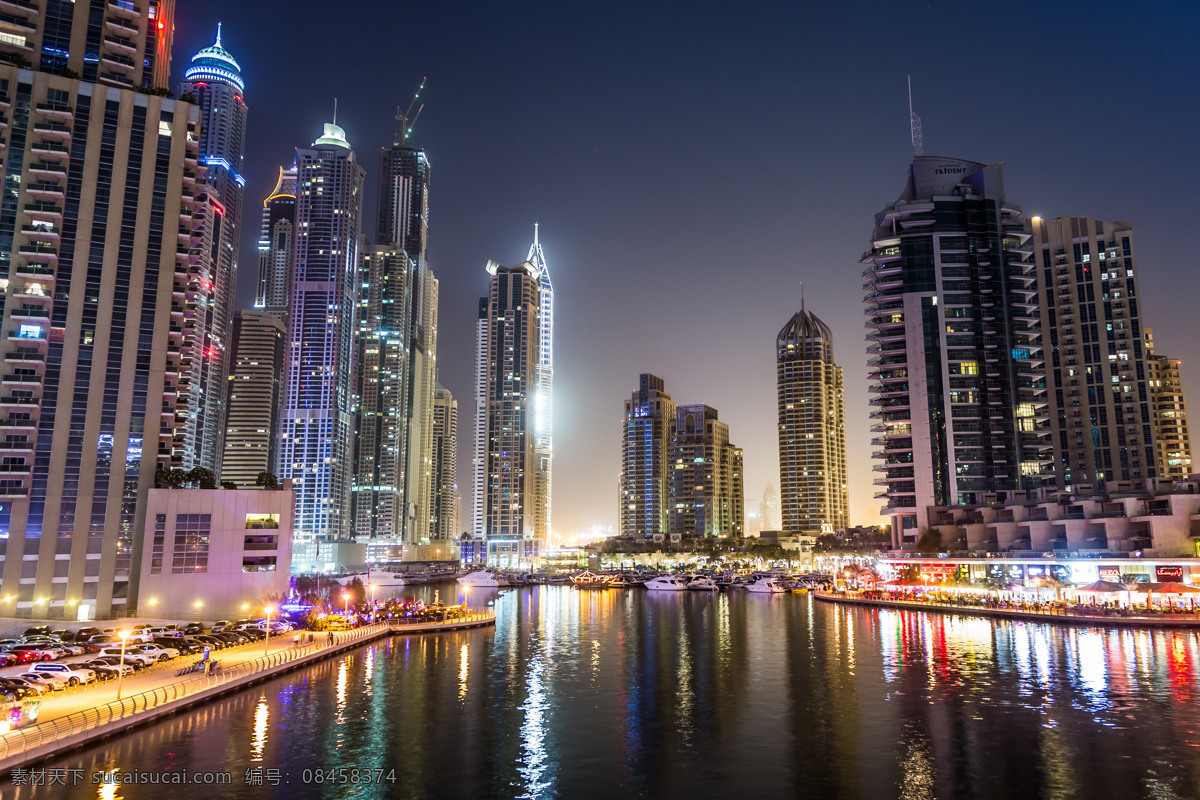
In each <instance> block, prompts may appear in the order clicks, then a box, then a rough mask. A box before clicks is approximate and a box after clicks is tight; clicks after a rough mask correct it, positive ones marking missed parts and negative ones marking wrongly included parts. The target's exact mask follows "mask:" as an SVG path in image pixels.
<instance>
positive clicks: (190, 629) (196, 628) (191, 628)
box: [183, 622, 204, 636]
mask: <svg viewBox="0 0 1200 800" xmlns="http://www.w3.org/2000/svg"><path fill="white" fill-rule="evenodd" d="M197 633H204V623H203V622H193V623H192V624H191V625H188V626H187V627H186V628H184V629H183V635H184V636H195V635H196V634H197Z"/></svg>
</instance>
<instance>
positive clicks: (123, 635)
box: [117, 631, 129, 700]
mask: <svg viewBox="0 0 1200 800" xmlns="http://www.w3.org/2000/svg"><path fill="white" fill-rule="evenodd" d="M117 638H118V639H120V640H121V663H120V664H119V665H118V666H117V699H118V700H120V699H121V681H122V680H124V678H125V645H126V643H127V642H128V641H129V631H117Z"/></svg>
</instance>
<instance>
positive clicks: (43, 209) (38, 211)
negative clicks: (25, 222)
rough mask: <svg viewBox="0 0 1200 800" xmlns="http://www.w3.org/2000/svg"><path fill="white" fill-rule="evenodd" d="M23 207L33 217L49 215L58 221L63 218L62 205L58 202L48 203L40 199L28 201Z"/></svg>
mask: <svg viewBox="0 0 1200 800" xmlns="http://www.w3.org/2000/svg"><path fill="white" fill-rule="evenodd" d="M21 209H22V210H23V211H24V212H25V213H26V214H28V215H29V216H31V217H38V218H41V217H48V218H50V219H52V220H56V221H61V220H62V206H60V205H58V204H57V203H47V202H45V201H41V200H39V201H35V202H32V203H26V204H25V205H24V206H22V207H21Z"/></svg>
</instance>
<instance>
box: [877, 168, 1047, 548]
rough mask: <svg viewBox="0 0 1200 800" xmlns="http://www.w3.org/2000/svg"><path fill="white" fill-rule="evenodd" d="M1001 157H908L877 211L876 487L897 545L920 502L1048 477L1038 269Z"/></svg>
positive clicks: (922, 517) (961, 501)
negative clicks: (903, 174)
mask: <svg viewBox="0 0 1200 800" xmlns="http://www.w3.org/2000/svg"><path fill="white" fill-rule="evenodd" d="M1020 215H1021V212H1020V210H1019V209H1018V208H1017V207H1016V206H1014V205H1012V204H1011V203H1008V202H1007V200H1006V199H1005V196H1004V183H1003V176H1002V172H1001V167H1000V165H998V164H996V165H992V166H987V165H984V164H979V163H975V162H971V161H964V160H961V159H953V158H942V157H936V156H917V157H916V158H914V160H913V164H912V167H911V168H910V170H909V178H908V182H907V184H906V185H905V187H904V191H903V192H902V193H901V195H900V197H899V198H898V199H897V200H896V201H895V202H894V203H891V204H890V205H888V206H887V207H886V208H885V209H884V210H883V211H881V212H879V214H877V215H876V217H875V230H874V233H873V235H872V237H871V238H872V241H871V249H870V250H868V251H867V252H866V254H864V256H863V259H862V263H863V264H865V265H866V269H865V270H864V272H863V277H864V278H865V280H866V284H865V286H866V315H867V330H868V333H867V341H868V345H869V348H868V349H869V350H870V352H871V358H870V359H869V361H868V370H869V375H870V381H871V387H870V391H871V394H872V396H873V399H872V402H873V403H874V404H875V406H876V408H877V409H878V411H879V416H878V417H877V418H876V424H875V425H874V426H873V427H872V430H873V431H874V432H875V435H876V438H875V439H874V440H873V441H874V443H875V445H876V447H877V448H878V449H877V450H876V453H875V457H876V458H878V459H881V460H882V461H883V464H882V466H883V468H884V471H883V477H882V478H881V479H880V480H879V481H877V485H879V486H880V489H881V491H880V492H879V493H878V494H877V495H876V496H877V497H879V498H881V499H883V500H884V501H885V503H886V505H885V506H884V508H883V513H884V514H886V515H887V516H889V517H891V519H892V532H893V543H894V545H895V546H897V547H899V546H902V545H903V544H905V543H908V544H911V543H913V542H915V541H916V539H917V537H918V536H919V535H920V533H921V532H923V531H924V530H927V529H928V528H929V508H930V507H933V506H947V505H973V504H979V503H983V502H985V501H987V500H991V499H992V498H993V497H995V498H997V499H999V498H1000V493H1008V492H1017V491H1022V490H1025V489H1031V488H1035V487H1038V486H1041V485H1044V484H1045V483H1046V482H1047V481H1048V480H1050V479H1051V477H1052V475H1051V469H1052V464H1051V455H1050V447H1051V445H1050V441H1049V428H1048V419H1047V412H1046V404H1047V397H1046V389H1045V369H1044V365H1043V354H1042V338H1041V331H1040V324H1039V320H1038V313H1037V303H1038V301H1037V275H1036V273H1035V269H1034V266H1035V265H1034V263H1033V259H1032V247H1031V246H1030V243H1029V239H1030V235H1029V234H1028V233H1026V231H1025V227H1024V224H1023V223H1022V221H1021V218H1020Z"/></svg>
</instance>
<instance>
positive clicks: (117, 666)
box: [86, 656, 145, 677]
mask: <svg viewBox="0 0 1200 800" xmlns="http://www.w3.org/2000/svg"><path fill="white" fill-rule="evenodd" d="M86 663H87V666H88V668H89V669H96V670H98V669H104V668H107V669H110V670H112V671H113V677H116V674H117V673H118V672H123V673H124V674H126V675H129V674H131V673H134V672H137V671H138V670H139V669H142V667H143V666H145V665H144V664H142V662H140V661H138V662H128V661H127V662H124V663H122V662H121V659H119V658H117V657H116V656H101V657H100V658H93V659H92V660H91V661H88V662H86Z"/></svg>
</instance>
